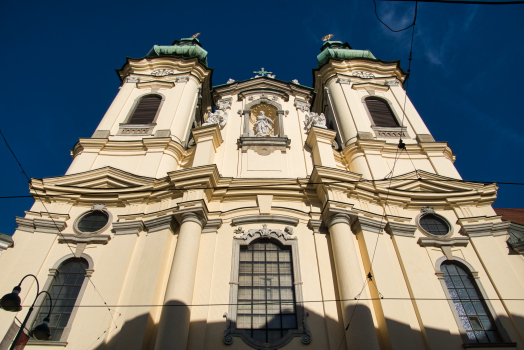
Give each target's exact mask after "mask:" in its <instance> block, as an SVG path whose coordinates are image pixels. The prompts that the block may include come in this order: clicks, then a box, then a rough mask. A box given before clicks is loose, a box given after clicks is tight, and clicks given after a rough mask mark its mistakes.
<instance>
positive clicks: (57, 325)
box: [33, 258, 88, 341]
mask: <svg viewBox="0 0 524 350" xmlns="http://www.w3.org/2000/svg"><path fill="white" fill-rule="evenodd" d="M86 269H88V263H87V261H86V260H84V259H82V258H71V259H68V260H66V261H64V262H63V263H62V264H61V265H60V267H59V268H58V270H57V272H56V275H55V277H54V280H53V282H52V283H51V286H50V287H49V288H48V292H49V293H50V294H51V297H52V298H53V309H52V310H51V317H50V321H49V328H50V329H51V336H52V338H51V339H50V340H52V341H60V339H61V337H62V333H63V332H64V329H65V328H66V327H67V324H68V322H69V318H70V317H71V313H72V312H73V307H74V306H75V304H76V301H77V298H78V294H79V293H80V290H81V288H82V284H83V283H84V279H85V274H86ZM41 305H42V306H41V307H40V309H39V311H38V314H37V316H36V317H35V319H34V322H33V327H34V326H36V325H39V324H41V323H42V322H43V320H44V318H45V317H46V316H47V314H48V312H49V307H50V303H49V297H47V296H46V298H45V300H44V302H43V303H42V304H41Z"/></svg>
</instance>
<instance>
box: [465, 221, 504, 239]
mask: <svg viewBox="0 0 524 350" xmlns="http://www.w3.org/2000/svg"><path fill="white" fill-rule="evenodd" d="M459 224H460V225H461V226H462V228H461V229H460V233H462V234H464V235H467V236H468V237H483V236H502V235H506V234H508V228H509V226H510V225H511V222H509V221H500V222H483V223H478V224H470V225H465V224H464V223H463V221H461V220H459Z"/></svg>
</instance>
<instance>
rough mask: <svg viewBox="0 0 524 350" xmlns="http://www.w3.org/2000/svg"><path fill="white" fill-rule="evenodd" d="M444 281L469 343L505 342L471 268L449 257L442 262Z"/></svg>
mask: <svg viewBox="0 0 524 350" xmlns="http://www.w3.org/2000/svg"><path fill="white" fill-rule="evenodd" d="M440 269H441V271H442V272H443V273H444V282H445V284H446V287H447V289H448V292H449V295H450V297H451V299H452V301H453V304H454V306H455V310H457V313H458V317H459V320H460V323H461V324H462V326H463V327H464V329H465V330H466V334H467V337H468V341H469V342H470V343H501V342H503V340H502V338H501V336H500V334H499V332H498V331H497V326H496V325H495V322H494V320H493V316H492V315H491V313H490V311H489V308H488V306H487V305H486V301H485V300H484V298H483V296H482V293H481V292H480V290H479V288H478V286H477V283H476V282H475V279H474V278H473V275H472V274H471V272H470V271H469V270H468V269H467V268H466V267H465V266H464V265H462V264H460V263H458V262H455V261H449V260H446V261H444V262H443V263H442V265H441V266H440Z"/></svg>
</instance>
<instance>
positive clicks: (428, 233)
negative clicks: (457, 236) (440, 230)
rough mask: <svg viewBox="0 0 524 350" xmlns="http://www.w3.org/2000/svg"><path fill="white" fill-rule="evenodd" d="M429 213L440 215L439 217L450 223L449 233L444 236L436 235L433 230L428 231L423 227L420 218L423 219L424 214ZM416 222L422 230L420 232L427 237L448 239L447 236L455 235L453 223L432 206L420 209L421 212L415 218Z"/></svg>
mask: <svg viewBox="0 0 524 350" xmlns="http://www.w3.org/2000/svg"><path fill="white" fill-rule="evenodd" d="M429 214H430V215H434V216H436V217H438V218H439V219H441V220H443V221H444V222H445V223H446V224H447V225H448V230H449V231H448V233H447V234H446V235H443V236H439V235H434V234H432V233H431V232H428V231H426V230H425V229H424V228H423V227H422V225H421V224H420V219H422V218H423V217H424V216H426V215H429ZM415 224H416V225H417V228H418V229H419V230H420V232H422V233H423V234H424V235H425V236H427V237H431V238H435V239H447V238H450V237H451V236H453V232H454V230H453V225H452V224H451V223H450V222H449V220H448V219H446V218H445V217H444V216H442V215H440V214H437V213H436V212H435V210H434V209H433V208H432V207H424V208H422V209H420V214H418V215H417V216H416V218H415Z"/></svg>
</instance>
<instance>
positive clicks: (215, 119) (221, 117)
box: [202, 109, 227, 129]
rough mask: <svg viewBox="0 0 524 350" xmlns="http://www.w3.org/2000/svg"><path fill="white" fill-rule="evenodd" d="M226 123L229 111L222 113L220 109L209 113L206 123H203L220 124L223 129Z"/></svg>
mask: <svg viewBox="0 0 524 350" xmlns="http://www.w3.org/2000/svg"><path fill="white" fill-rule="evenodd" d="M226 123H227V113H226V112H224V114H221V113H220V109H217V110H216V111H215V112H210V113H209V116H208V117H207V120H206V121H205V123H204V124H202V126H208V125H213V124H218V126H219V127H220V129H223V128H224V126H225V125H226Z"/></svg>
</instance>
